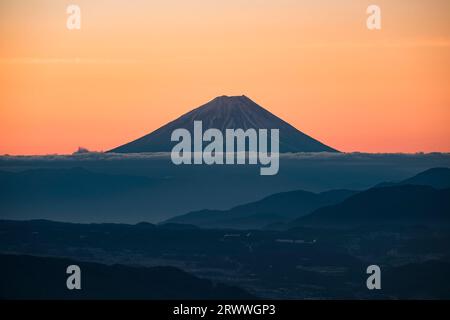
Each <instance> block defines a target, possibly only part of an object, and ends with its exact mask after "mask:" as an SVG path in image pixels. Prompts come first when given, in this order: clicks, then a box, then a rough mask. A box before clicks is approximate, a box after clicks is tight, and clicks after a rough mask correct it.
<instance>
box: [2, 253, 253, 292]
mask: <svg viewBox="0 0 450 320" xmlns="http://www.w3.org/2000/svg"><path fill="white" fill-rule="evenodd" d="M69 265H78V266H79V267H80V269H81V290H68V289H67V288H66V279H67V277H68V276H69V275H67V274H66V272H65V271H66V268H67V267H68V266H69ZM30 270H32V272H30ZM0 272H1V274H2V275H3V279H2V281H1V282H0V297H2V298H3V299H250V298H253V296H251V295H250V294H248V293H247V292H245V291H244V290H242V289H239V288H237V287H231V286H227V285H223V284H214V283H212V282H211V281H209V280H205V279H200V278H197V277H195V276H193V275H190V274H188V273H186V272H184V271H181V270H180V269H177V268H174V267H151V268H143V267H130V266H124V265H112V266H108V265H104V264H99V263H91V262H81V261H74V260H69V259H62V258H47V257H45V258H44V257H33V256H22V255H20V256H19V255H5V254H0Z"/></svg>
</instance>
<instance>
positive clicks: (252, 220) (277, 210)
mask: <svg viewBox="0 0 450 320" xmlns="http://www.w3.org/2000/svg"><path fill="white" fill-rule="evenodd" d="M355 193H356V191H351V190H333V191H327V192H322V193H313V192H308V191H303V190H297V191H290V192H282V193H277V194H274V195H271V196H268V197H266V198H264V199H262V200H260V201H256V202H251V203H248V204H244V205H240V206H237V207H234V208H232V209H230V210H223V211H222V210H201V211H194V212H190V213H187V214H185V215H181V216H177V217H175V218H172V219H169V220H167V221H166V222H165V223H185V224H191V225H196V226H199V227H206V228H234V229H252V228H262V227H264V226H266V225H268V224H271V223H276V222H282V221H287V220H290V219H293V218H294V217H298V216H302V215H306V214H308V213H311V212H312V211H313V210H315V209H317V208H319V207H322V206H326V205H331V204H335V203H338V202H341V201H342V200H344V199H346V198H347V197H349V196H351V195H353V194H355Z"/></svg>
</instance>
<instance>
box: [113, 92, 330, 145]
mask: <svg viewBox="0 0 450 320" xmlns="http://www.w3.org/2000/svg"><path fill="white" fill-rule="evenodd" d="M194 121H202V124H203V130H207V129H209V128H216V129H219V130H221V131H222V133H224V132H225V130H226V129H239V128H240V129H244V130H246V129H249V128H254V129H279V130H280V152H323V151H328V152H337V151H336V150H335V149H333V148H331V147H328V146H326V145H324V144H323V143H321V142H319V141H317V140H315V139H313V138H311V137H310V136H308V135H306V134H304V133H302V132H300V131H299V130H297V129H296V128H294V127H293V126H291V125H290V124H288V123H287V122H285V121H283V120H282V119H280V118H278V117H277V116H275V115H273V114H272V113H270V112H269V111H267V110H266V109H264V108H262V107H261V106H259V105H258V104H256V103H255V102H253V101H252V100H250V99H249V98H247V97H246V96H233V97H228V96H221V97H217V98H215V99H213V100H211V101H210V102H208V103H206V104H204V105H202V106H200V107H198V108H196V109H194V110H192V111H190V112H188V113H186V114H184V115H182V116H181V117H179V118H178V119H176V120H174V121H172V122H170V123H168V124H166V125H164V126H162V127H161V128H159V129H157V130H156V131H154V132H152V133H150V134H147V135H145V136H143V137H141V138H139V139H137V140H134V141H132V142H130V143H127V144H124V145H122V146H119V147H117V148H114V149H112V150H110V152H116V153H140V152H170V151H171V150H172V148H173V146H174V145H175V144H176V143H177V142H171V139H170V137H171V134H172V132H173V131H174V130H175V129H179V128H184V129H187V130H189V131H190V132H191V136H192V135H193V123H194Z"/></svg>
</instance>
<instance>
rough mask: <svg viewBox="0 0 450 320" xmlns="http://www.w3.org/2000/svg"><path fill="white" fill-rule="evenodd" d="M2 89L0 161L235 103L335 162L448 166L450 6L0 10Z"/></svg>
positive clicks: (278, 2)
mask: <svg viewBox="0 0 450 320" xmlns="http://www.w3.org/2000/svg"><path fill="white" fill-rule="evenodd" d="M71 3H73V4H77V5H79V6H80V7H81V20H82V23H81V30H79V31H69V30H68V29H67V28H66V19H67V14H66V7H67V6H68V5H69V4H71ZM370 4H377V5H379V6H380V7H381V10H382V30H381V31H369V30H368V29H367V28H366V18H367V14H366V8H367V7H368V5H370ZM0 85H1V91H0V136H1V139H0V154H53V153H71V152H73V151H75V150H76V148H77V147H78V146H83V147H86V148H88V149H91V150H108V149H111V148H113V147H116V146H118V145H121V144H123V143H126V142H129V141H130V140H133V139H136V138H138V137H140V136H142V135H144V134H146V133H149V132H151V131H153V130H155V129H157V128H158V127H160V126H161V125H163V124H165V123H167V122H169V121H171V120H173V119H174V118H176V117H178V116H180V115H181V114H183V113H185V112H187V111H189V110H191V109H193V108H194V107H197V106H199V105H201V104H203V103H206V102H208V101H209V100H211V99H213V98H214V97H216V96H219V95H242V94H245V95H246V96H248V97H250V98H251V99H253V100H254V101H255V102H257V103H259V104H260V105H261V106H263V107H265V108H267V109H268V110H269V111H271V112H272V113H274V114H275V115H277V116H279V117H281V118H282V119H284V120H286V121H287V122H289V123H291V124H292V125H294V126H295V127H297V128H298V129H299V130H301V131H303V132H305V133H306V134H309V135H311V136H312V137H314V138H316V139H318V140H320V141H322V142H324V143H326V144H328V145H330V146H332V147H334V148H336V149H338V150H341V151H347V152H351V151H361V152H419V151H424V152H431V151H442V152H449V151H450V125H449V120H450V1H448V0H428V1H426V0H372V1H363V0H340V1H337V0H315V1H300V0H273V1H263V0H226V1H225V0H223V1H212V0H189V1H186V0H159V1H152V0H149V1H144V0H141V1H137V0H134V1H133V0H129V1H125V0H123V1H118V0H103V1H100V0H73V1H70V2H69V1H61V0H53V1H50V0H1V1H0Z"/></svg>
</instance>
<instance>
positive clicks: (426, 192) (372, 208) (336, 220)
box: [291, 185, 450, 227]
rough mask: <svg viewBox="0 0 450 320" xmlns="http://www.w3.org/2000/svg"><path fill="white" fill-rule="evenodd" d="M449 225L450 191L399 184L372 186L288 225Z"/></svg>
mask: <svg viewBox="0 0 450 320" xmlns="http://www.w3.org/2000/svg"><path fill="white" fill-rule="evenodd" d="M399 221H401V222H404V223H422V222H424V223H440V222H450V189H443V190H437V189H434V188H432V187H429V186H414V185H400V186H389V187H376V188H372V189H369V190H367V191H363V192H360V193H357V194H355V195H353V196H351V197H349V198H348V199H346V200H344V201H343V202H341V203H338V204H335V205H332V206H328V207H323V208H319V209H317V210H316V211H314V212H313V213H311V214H309V215H307V216H304V217H300V218H298V219H296V220H295V221H293V223H292V224H291V225H292V226H294V227H295V226H303V225H327V224H330V225H334V224H336V225H347V224H350V225H351V224H368V223H379V222H383V223H384V222H399Z"/></svg>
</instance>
